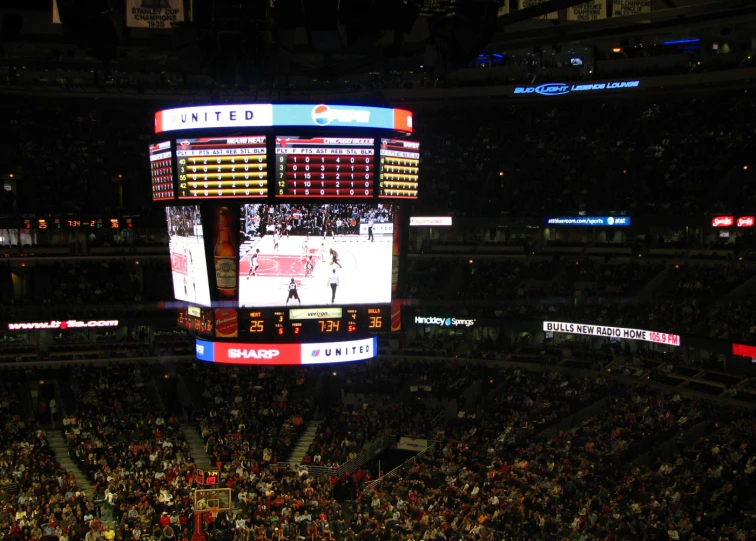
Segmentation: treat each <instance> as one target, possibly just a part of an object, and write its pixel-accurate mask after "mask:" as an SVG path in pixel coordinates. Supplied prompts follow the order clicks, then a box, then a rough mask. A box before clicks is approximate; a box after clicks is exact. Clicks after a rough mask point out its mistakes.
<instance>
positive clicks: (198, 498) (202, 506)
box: [194, 488, 233, 513]
mask: <svg viewBox="0 0 756 541" xmlns="http://www.w3.org/2000/svg"><path fill="white" fill-rule="evenodd" d="M232 507H233V502H232V500H231V489H230V488H209V489H201V488H198V489H196V490H195V491H194V512H195V513H210V512H211V511H214V512H215V513H218V512H220V511H230V510H231V508H232Z"/></svg>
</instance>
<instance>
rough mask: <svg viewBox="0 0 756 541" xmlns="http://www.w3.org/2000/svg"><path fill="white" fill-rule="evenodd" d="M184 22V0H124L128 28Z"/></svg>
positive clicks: (167, 25)
mask: <svg viewBox="0 0 756 541" xmlns="http://www.w3.org/2000/svg"><path fill="white" fill-rule="evenodd" d="M181 22H184V0H126V26H128V27H129V28H171V25H172V24H173V23H181Z"/></svg>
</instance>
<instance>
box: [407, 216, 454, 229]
mask: <svg viewBox="0 0 756 541" xmlns="http://www.w3.org/2000/svg"><path fill="white" fill-rule="evenodd" d="M409 224H410V227H434V226H435V227H440V226H444V227H446V226H450V225H452V217H451V216H410V223H409Z"/></svg>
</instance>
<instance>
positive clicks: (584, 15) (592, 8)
mask: <svg viewBox="0 0 756 541" xmlns="http://www.w3.org/2000/svg"><path fill="white" fill-rule="evenodd" d="M600 19H606V0H590V1H588V2H586V3H585V4H580V5H577V6H572V7H571V8H567V20H568V21H598V20H600Z"/></svg>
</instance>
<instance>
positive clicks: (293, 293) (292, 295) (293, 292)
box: [286, 278, 302, 304]
mask: <svg viewBox="0 0 756 541" xmlns="http://www.w3.org/2000/svg"><path fill="white" fill-rule="evenodd" d="M291 299H297V302H298V303H299V304H302V301H301V300H300V299H299V293H297V284H296V282H295V281H294V278H292V279H291V282H289V296H288V297H286V304H289V301H290V300H291Z"/></svg>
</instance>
